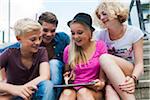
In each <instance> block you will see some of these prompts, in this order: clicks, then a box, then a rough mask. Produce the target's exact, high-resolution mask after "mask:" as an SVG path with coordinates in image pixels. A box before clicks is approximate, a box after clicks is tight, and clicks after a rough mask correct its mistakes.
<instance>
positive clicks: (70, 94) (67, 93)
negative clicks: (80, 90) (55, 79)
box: [59, 89, 76, 100]
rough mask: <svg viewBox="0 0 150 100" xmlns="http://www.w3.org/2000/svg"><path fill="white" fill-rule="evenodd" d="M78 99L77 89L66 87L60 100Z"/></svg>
mask: <svg viewBox="0 0 150 100" xmlns="http://www.w3.org/2000/svg"><path fill="white" fill-rule="evenodd" d="M75 99H76V91H75V90H73V89H65V90H63V92H62V93H61V96H60V99H59V100H75Z"/></svg>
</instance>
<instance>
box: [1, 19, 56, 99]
mask: <svg viewBox="0 0 150 100" xmlns="http://www.w3.org/2000/svg"><path fill="white" fill-rule="evenodd" d="M14 31H15V34H16V38H17V40H18V41H19V42H20V44H21V46H20V47H19V48H9V49H7V50H5V51H4V52H3V53H2V54H1V55H0V69H2V68H5V70H6V76H7V83H4V82H0V92H3V93H5V94H4V95H1V96H0V99H2V98H3V99H4V98H5V99H6V100H7V99H8V100H10V99H14V100H18V99H19V100H23V99H25V100H28V99H34V100H35V99H36V100H50V95H51V91H50V89H51V88H53V87H52V85H51V84H52V83H51V82H50V81H49V79H50V72H49V70H50V67H49V63H48V56H47V50H46V49H45V48H44V47H39V45H40V43H41V40H42V39H41V25H40V24H39V23H38V22H36V21H34V20H32V19H29V18H24V19H20V20H18V21H17V22H16V24H15V26H14Z"/></svg>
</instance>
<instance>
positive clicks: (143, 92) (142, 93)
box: [135, 80, 150, 100]
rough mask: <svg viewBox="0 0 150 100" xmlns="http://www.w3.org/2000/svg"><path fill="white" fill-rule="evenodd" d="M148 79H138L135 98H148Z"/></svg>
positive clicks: (149, 91)
mask: <svg viewBox="0 0 150 100" xmlns="http://www.w3.org/2000/svg"><path fill="white" fill-rule="evenodd" d="M149 94H150V80H139V83H138V85H137V86H136V91H135V96H136V100H150V95H149Z"/></svg>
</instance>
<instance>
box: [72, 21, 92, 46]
mask: <svg viewBox="0 0 150 100" xmlns="http://www.w3.org/2000/svg"><path fill="white" fill-rule="evenodd" d="M70 29H71V33H72V40H73V41H74V43H75V44H76V45H77V46H81V47H83V46H85V45H88V43H89V42H90V40H91V36H92V34H91V30H90V28H88V27H87V26H85V25H83V24H81V23H78V22H74V23H72V24H70Z"/></svg>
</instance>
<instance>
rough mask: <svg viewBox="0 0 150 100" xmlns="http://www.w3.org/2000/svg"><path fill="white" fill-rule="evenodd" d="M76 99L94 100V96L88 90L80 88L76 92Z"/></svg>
mask: <svg viewBox="0 0 150 100" xmlns="http://www.w3.org/2000/svg"><path fill="white" fill-rule="evenodd" d="M87 97H88V99H87ZM77 98H78V99H79V100H94V96H93V95H92V92H91V91H90V90H89V89H88V88H81V89H80V90H79V91H78V92H77Z"/></svg>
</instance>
